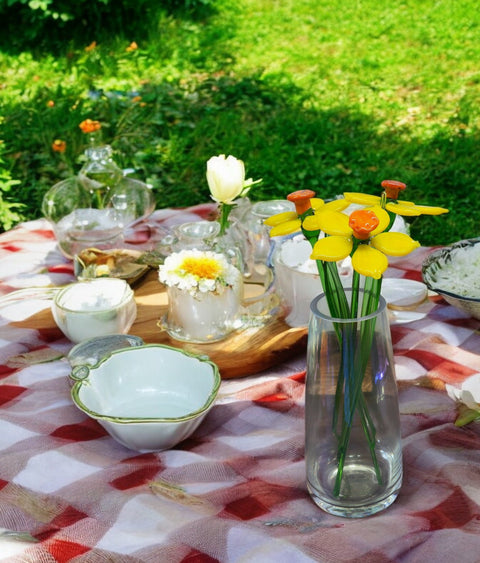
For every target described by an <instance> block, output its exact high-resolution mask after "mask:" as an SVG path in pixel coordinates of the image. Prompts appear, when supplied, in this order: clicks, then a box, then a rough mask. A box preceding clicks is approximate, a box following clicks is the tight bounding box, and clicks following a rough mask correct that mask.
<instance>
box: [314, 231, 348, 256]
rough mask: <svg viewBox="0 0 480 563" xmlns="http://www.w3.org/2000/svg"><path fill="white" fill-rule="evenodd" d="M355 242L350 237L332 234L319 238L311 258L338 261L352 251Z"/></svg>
mask: <svg viewBox="0 0 480 563" xmlns="http://www.w3.org/2000/svg"><path fill="white" fill-rule="evenodd" d="M352 248H353V242H352V239H351V238H349V237H342V236H332V237H324V238H321V239H319V240H318V241H317V242H316V243H315V246H314V247H313V251H312V254H311V256H310V258H311V259H312V260H325V261H326V262H338V260H343V259H344V258H346V257H347V256H349V255H350V252H352Z"/></svg>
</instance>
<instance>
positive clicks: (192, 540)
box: [0, 205, 480, 563]
mask: <svg viewBox="0 0 480 563" xmlns="http://www.w3.org/2000/svg"><path fill="white" fill-rule="evenodd" d="M210 212H211V206H209V205H205V206H198V207H196V208H193V209H189V210H186V211H181V212H175V211H172V210H161V211H157V212H156V213H155V214H154V215H153V216H152V217H151V218H150V219H149V220H148V222H147V223H144V224H142V225H139V226H138V227H137V229H136V230H135V232H132V233H131V238H130V240H129V242H130V244H132V245H133V246H137V247H145V248H146V247H148V246H149V245H151V244H152V241H153V242H154V241H155V240H158V237H161V236H163V234H164V232H165V229H166V228H167V229H168V228H169V227H170V226H171V225H172V224H175V223H180V222H184V221H185V220H188V219H192V218H196V217H197V218H198V217H206V216H208V214H209V213H210ZM429 251H430V249H428V248H420V249H418V250H416V251H415V252H414V253H413V254H412V255H411V256H410V257H408V259H404V260H396V261H395V263H394V264H393V265H391V267H390V269H389V271H388V275H389V276H391V277H406V278H411V279H417V280H419V279H420V273H419V272H420V265H421V262H422V260H423V259H424V258H425V256H426V255H427V254H428V252H429ZM0 278H1V281H0V293H1V294H3V295H6V294H8V293H9V292H11V291H13V290H18V289H22V288H29V287H32V286H45V285H49V284H53V285H59V284H64V283H67V282H69V281H71V280H72V279H73V276H72V273H71V264H70V263H69V262H68V261H67V260H66V259H65V258H64V257H62V255H61V254H60V252H59V251H58V249H57V246H56V242H55V239H54V237H53V234H52V231H51V229H50V227H49V225H48V224H47V223H46V222H45V221H43V220H38V221H32V222H28V223H25V224H22V225H20V226H19V227H17V228H15V229H13V230H12V231H10V232H7V233H4V234H2V235H0ZM41 306H43V307H44V306H45V304H44V303H43V304H42V303H40V302H38V301H36V300H35V299H34V298H33V297H32V296H31V295H30V296H27V297H25V298H24V299H23V300H17V301H15V302H13V303H10V304H8V303H7V304H6V305H3V306H2V308H1V309H0V409H1V410H0V528H1V529H0V560H1V561H22V562H24V561H31V562H35V563H38V562H61V563H67V562H82V563H84V562H91V563H97V562H98V563H100V562H106V561H110V562H116V563H136V562H151V563H157V562H167V563H176V562H179V563H180V562H182V563H187V562H188V563H214V562H225V563H231V562H232V563H233V562H235V563H240V562H242V563H243V562H259V563H264V562H265V563H268V562H275V563H282V562H285V563H307V562H312V561H319V562H328V563H330V562H332V563H333V562H335V563H337V562H347V561H348V562H362V563H365V562H366V563H387V562H402V563H403V562H405V563H413V562H424V561H428V562H432V561H433V562H436V561H447V562H451V561H452V562H453V561H455V562H461V563H467V562H472V563H473V562H478V561H480V549H479V548H480V509H479V503H480V426H479V425H478V424H475V423H473V424H471V425H468V426H466V427H462V428H458V427H456V426H454V420H455V417H456V409H457V406H456V405H455V403H454V402H453V401H452V400H451V399H450V398H449V397H448V396H447V394H446V392H445V390H444V384H445V383H450V384H454V385H456V384H459V383H460V382H461V381H463V380H464V379H465V378H466V377H468V376H469V375H472V374H474V373H477V372H480V356H479V355H478V352H479V350H480V334H479V327H480V322H479V321H476V320H473V319H471V318H469V317H467V316H465V315H463V314H462V313H460V312H458V311H457V310H456V309H454V308H452V307H450V306H448V305H447V304H446V303H444V302H443V301H442V300H440V299H438V298H437V299H436V300H434V301H432V303H431V307H430V310H429V312H428V315H427V316H425V317H424V318H423V319H421V320H418V321H415V322H411V323H406V324H393V325H392V336H393V341H394V351H395V360H396V370H397V378H398V380H399V388H400V403H401V424H402V434H403V452H404V465H405V469H404V484H403V487H402V489H401V492H400V495H399V497H398V499H397V500H396V501H395V503H394V504H393V505H392V506H391V507H390V508H389V509H387V510H386V511H384V512H381V513H379V514H377V515H375V516H373V517H370V518H365V519H360V520H349V519H342V518H338V517H334V516H330V515H328V514H326V513H324V512H322V511H321V510H320V509H319V508H317V507H316V506H315V505H314V503H313V502H312V501H311V500H310V498H309V496H308V494H307V491H306V487H305V466H304V444H303V440H304V428H303V425H304V377H305V372H304V369H305V359H304V357H303V355H301V356H300V357H298V358H294V359H292V360H291V361H290V362H288V363H286V364H282V365H278V366H277V367H276V368H275V369H272V370H269V371H268V372H265V373H261V374H258V375H257V376H251V377H248V378H243V379H238V380H228V381H224V382H223V383H222V387H221V391H220V395H219V398H218V401H217V403H216V405H215V406H214V408H213V410H212V411H211V412H210V413H209V415H208V417H207V418H206V420H205V422H204V423H203V425H202V426H201V427H200V429H199V430H198V431H197V432H196V433H195V434H194V435H193V437H192V438H191V439H189V440H187V441H185V442H183V443H182V444H180V445H179V446H178V447H176V448H174V449H172V450H169V451H165V452H161V453H149V454H139V453H136V452H133V451H130V450H128V449H126V448H124V447H122V446H120V445H119V444H117V443H116V442H115V441H114V440H113V439H111V438H110V437H109V436H108V435H107V434H106V433H105V431H104V430H103V429H102V428H101V427H100V426H99V425H98V424H97V423H96V422H93V421H91V420H89V419H88V418H87V417H86V416H85V415H84V414H83V413H82V412H80V411H79V410H78V409H77V408H76V407H75V406H74V405H73V403H72V401H71V399H70V394H69V393H70V387H69V383H68V373H69V366H68V363H67V362H66V361H65V357H64V356H65V355H66V354H67V353H68V351H69V350H70V348H71V346H72V344H71V343H70V342H69V341H68V340H67V339H66V338H64V337H62V336H61V334H60V333H59V332H58V331H56V330H52V331H42V332H39V331H37V330H33V329H28V328H22V329H19V328H15V327H13V326H12V325H11V324H10V323H11V321H12V320H15V319H17V320H18V319H20V318H22V317H23V318H25V317H28V316H29V315H30V314H31V313H32V311H34V310H35V308H36V307H41Z"/></svg>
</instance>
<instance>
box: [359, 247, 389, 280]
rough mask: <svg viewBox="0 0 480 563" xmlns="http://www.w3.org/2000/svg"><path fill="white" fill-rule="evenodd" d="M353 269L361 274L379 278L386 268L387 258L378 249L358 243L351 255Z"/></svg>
mask: <svg viewBox="0 0 480 563" xmlns="http://www.w3.org/2000/svg"><path fill="white" fill-rule="evenodd" d="M352 267H353V269H354V270H355V271H356V272H358V273H359V274H361V275H362V276H368V277H370V278H375V279H377V280H378V279H380V278H381V277H382V274H383V272H384V271H385V270H386V269H387V268H388V259H387V257H386V256H385V254H382V253H381V252H380V251H379V250H376V249H375V248H372V247H371V246H368V245H367V244H360V245H359V246H358V248H357V250H355V252H354V253H353V256H352Z"/></svg>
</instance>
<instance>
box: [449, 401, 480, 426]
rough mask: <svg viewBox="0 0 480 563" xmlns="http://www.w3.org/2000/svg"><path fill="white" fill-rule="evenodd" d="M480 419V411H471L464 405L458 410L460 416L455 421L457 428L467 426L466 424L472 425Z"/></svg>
mask: <svg viewBox="0 0 480 563" xmlns="http://www.w3.org/2000/svg"><path fill="white" fill-rule="evenodd" d="M479 418H480V410H478V411H477V410H474V409H471V408H469V407H467V406H465V405H462V406H460V407H459V409H458V416H457V419H456V420H455V426H465V425H466V424H470V422H473V421H474V420H477V419H479Z"/></svg>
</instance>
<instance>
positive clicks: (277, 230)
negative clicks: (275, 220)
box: [270, 214, 302, 237]
mask: <svg viewBox="0 0 480 563" xmlns="http://www.w3.org/2000/svg"><path fill="white" fill-rule="evenodd" d="M295 216H296V214H295ZM301 230H302V221H301V219H294V220H292V221H285V222H283V223H280V224H279V225H275V227H272V229H271V230H270V236H271V237H279V236H284V235H291V234H292V233H297V232H299V231H301Z"/></svg>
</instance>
